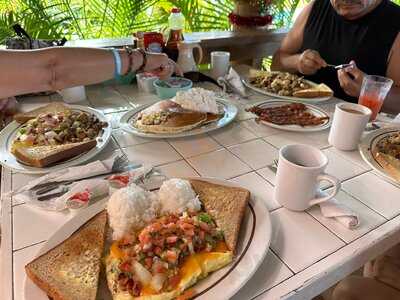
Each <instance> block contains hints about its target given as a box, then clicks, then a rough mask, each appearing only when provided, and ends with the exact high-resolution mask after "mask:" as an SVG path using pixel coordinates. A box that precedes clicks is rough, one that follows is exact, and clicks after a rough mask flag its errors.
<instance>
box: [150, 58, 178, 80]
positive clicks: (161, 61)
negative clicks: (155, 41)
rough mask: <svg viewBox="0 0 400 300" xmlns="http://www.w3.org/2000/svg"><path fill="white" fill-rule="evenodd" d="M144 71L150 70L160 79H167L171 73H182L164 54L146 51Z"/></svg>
mask: <svg viewBox="0 0 400 300" xmlns="http://www.w3.org/2000/svg"><path fill="white" fill-rule="evenodd" d="M144 71H146V72H152V73H154V74H155V75H157V76H159V77H160V78H161V79H168V78H169V77H170V76H171V75H172V74H173V73H176V74H178V75H180V76H182V75H183V73H182V71H181V69H180V68H179V66H178V65H177V64H176V63H175V62H174V61H173V60H171V59H169V58H168V56H167V55H165V54H157V53H147V62H146V65H145V67H144Z"/></svg>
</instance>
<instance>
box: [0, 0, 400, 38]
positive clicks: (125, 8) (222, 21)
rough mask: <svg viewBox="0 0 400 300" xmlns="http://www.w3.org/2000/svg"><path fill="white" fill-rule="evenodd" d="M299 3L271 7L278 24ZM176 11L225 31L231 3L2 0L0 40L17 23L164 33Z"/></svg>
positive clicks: (63, 29) (98, 32)
mask: <svg viewBox="0 0 400 300" xmlns="http://www.w3.org/2000/svg"><path fill="white" fill-rule="evenodd" d="M298 1H299V0H284V1H278V0H276V3H274V5H273V6H272V7H271V11H272V13H273V14H274V15H275V16H276V17H275V20H276V26H279V27H280V26H285V25H288V24H290V21H291V17H292V15H293V12H294V11H295V9H296V7H297V4H298ZM399 1H400V0H399ZM174 6H176V7H180V8H181V10H182V13H183V15H184V16H185V18H186V31H210V30H228V29H230V24H229V21H228V18H227V15H228V14H229V13H230V12H231V11H232V9H233V7H234V3H233V0H211V1H204V0H162V1H156V0H14V1H9V0H0V41H1V40H4V38H6V37H9V36H12V35H13V32H12V30H11V26H12V24H14V23H20V24H21V25H22V26H23V27H24V28H25V29H26V30H27V31H28V32H29V33H30V34H31V35H32V37H34V38H44V39H46V38H60V37H62V36H66V37H67V38H68V39H88V38H100V37H119V36H127V35H129V34H131V32H132V31H137V30H163V29H165V28H167V26H168V16H169V12H170V10H171V8H172V7H174Z"/></svg>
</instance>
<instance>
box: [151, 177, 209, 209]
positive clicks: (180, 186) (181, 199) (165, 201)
mask: <svg viewBox="0 0 400 300" xmlns="http://www.w3.org/2000/svg"><path fill="white" fill-rule="evenodd" d="M158 198H159V200H160V204H161V213H162V214H166V213H182V212H184V211H187V210H189V211H199V210H200V209H201V203H200V200H199V198H198V197H197V195H196V193H195V192H194V191H193V189H192V186H191V185H190V182H189V181H187V180H182V179H177V178H173V179H170V180H167V181H164V183H163V184H162V186H161V188H160V190H159V191H158Z"/></svg>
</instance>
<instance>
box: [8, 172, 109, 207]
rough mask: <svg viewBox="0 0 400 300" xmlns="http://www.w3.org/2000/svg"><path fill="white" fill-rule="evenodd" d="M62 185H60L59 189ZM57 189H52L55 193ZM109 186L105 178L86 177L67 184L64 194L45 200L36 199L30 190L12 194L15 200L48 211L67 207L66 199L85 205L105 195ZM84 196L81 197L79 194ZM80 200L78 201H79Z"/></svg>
mask: <svg viewBox="0 0 400 300" xmlns="http://www.w3.org/2000/svg"><path fill="white" fill-rule="evenodd" d="M62 188H63V187H60V188H59V190H61V189H62ZM57 191H58V190H53V191H51V193H55V192H57ZM109 191H110V188H109V184H108V181H107V180H104V179H87V180H82V181H79V182H75V183H73V184H72V185H70V186H69V191H68V192H66V193H65V194H64V195H62V196H60V197H57V198H53V199H50V200H46V201H38V200H37V199H36V198H35V197H34V196H33V193H32V191H25V192H22V193H18V194H16V195H15V196H14V198H15V199H16V200H17V201H24V202H25V203H26V204H29V205H32V206H35V207H38V208H41V209H44V210H50V211H62V210H65V209H67V208H68V201H71V200H72V201H75V200H78V201H77V202H80V204H81V207H86V206H87V205H88V204H89V202H90V200H92V199H94V198H99V197H105V196H107V195H108V194H109ZM83 195H84V196H86V198H82V197H79V196H83ZM79 200H80V201H79Z"/></svg>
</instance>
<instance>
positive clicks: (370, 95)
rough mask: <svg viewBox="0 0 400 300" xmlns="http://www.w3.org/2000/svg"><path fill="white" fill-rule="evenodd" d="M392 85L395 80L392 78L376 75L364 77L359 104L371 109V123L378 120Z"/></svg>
mask: <svg viewBox="0 0 400 300" xmlns="http://www.w3.org/2000/svg"><path fill="white" fill-rule="evenodd" d="M392 84H393V80H392V79H390V78H386V77H382V76H376V75H366V76H365V77H364V79H363V83H362V86H361V93H360V97H359V98H358V104H361V105H364V106H366V107H368V108H369V109H371V111H372V115H371V119H370V121H373V120H375V119H376V116H377V115H378V113H379V111H380V110H381V108H382V104H383V101H384V100H385V98H386V95H387V94H388V92H389V90H390V88H391V87H392Z"/></svg>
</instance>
